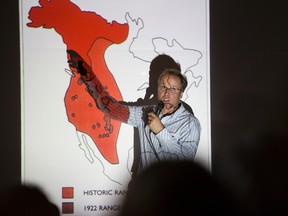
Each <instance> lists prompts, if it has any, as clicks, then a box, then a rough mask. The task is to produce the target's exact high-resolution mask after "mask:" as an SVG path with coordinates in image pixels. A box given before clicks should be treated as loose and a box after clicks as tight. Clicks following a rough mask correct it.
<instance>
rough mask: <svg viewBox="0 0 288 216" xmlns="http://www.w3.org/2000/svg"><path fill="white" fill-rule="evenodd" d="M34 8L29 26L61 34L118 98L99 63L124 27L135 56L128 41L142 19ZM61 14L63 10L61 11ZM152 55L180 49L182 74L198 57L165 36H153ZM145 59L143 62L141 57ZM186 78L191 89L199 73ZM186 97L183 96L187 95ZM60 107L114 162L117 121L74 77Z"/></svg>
mask: <svg viewBox="0 0 288 216" xmlns="http://www.w3.org/2000/svg"><path fill="white" fill-rule="evenodd" d="M40 4H41V6H40V7H32V8H31V10H30V12H29V17H28V18H29V19H30V20H31V22H30V23H28V24H27V25H28V26H29V27H34V28H37V27H44V28H45V29H51V28H53V29H55V31H56V32H57V33H58V34H59V35H61V37H62V38H63V42H64V43H65V44H66V46H67V50H69V49H72V50H77V52H78V53H79V54H80V55H81V56H82V57H83V58H84V59H85V60H86V62H90V64H91V66H92V68H93V70H94V71H99V72H100V73H97V75H98V77H99V79H100V80H102V82H103V84H104V85H105V86H106V87H107V89H108V91H109V92H110V94H111V95H113V96H114V97H115V98H116V99H117V100H119V101H121V100H123V98H122V96H121V91H120V90H119V88H118V86H117V81H116V80H115V79H114V77H113V74H112V73H111V72H110V71H109V68H108V67H107V64H106V61H105V56H104V55H105V51H106V49H107V48H108V47H109V46H111V45H112V44H120V43H122V42H123V41H125V40H126V39H127V37H128V31H129V27H130V28H133V32H134V33H135V35H132V37H133V39H134V40H133V42H132V43H131V45H130V48H131V49H130V50H129V51H130V52H131V53H132V54H133V55H134V57H135V58H139V59H141V57H138V56H137V50H135V51H134V49H133V43H135V41H137V36H138V35H139V32H140V31H141V29H143V28H144V24H143V21H142V20H140V21H142V22H138V23H136V22H135V20H133V19H132V18H131V17H130V16H129V13H127V14H126V20H127V23H125V24H119V23H117V22H116V21H113V22H112V23H109V22H107V20H105V18H103V17H102V16H101V15H99V14H97V13H96V12H89V11H88V12H87V11H81V10H80V8H79V7H78V6H77V5H75V4H73V3H72V2H70V1H69V0H58V1H55V0H54V1H40ZM62 11H65V13H63V12H62ZM151 42H152V43H153V46H154V47H155V51H156V52H157V53H161V52H163V51H169V49H178V50H182V51H183V55H184V56H188V57H189V59H190V60H189V63H190V65H187V66H186V73H187V70H189V68H191V67H193V66H195V65H196V64H197V63H198V62H199V60H200V58H201V57H202V54H201V52H200V51H196V50H191V49H185V48H184V47H182V46H181V44H179V43H178V42H177V41H176V40H175V41H173V44H172V45H170V46H169V45H168V43H167V41H166V40H165V38H154V39H153V40H152V41H151ZM141 60H143V61H145V59H141ZM187 75H190V76H191V77H189V78H190V82H191V78H192V79H193V80H192V83H191V85H193V84H194V85H195V86H199V84H200V82H201V79H202V77H201V75H194V74H193V73H190V74H189V73H188V74H187ZM187 97H188V95H187ZM65 106H66V110H67V116H68V119H69V121H70V122H71V123H72V124H74V125H75V126H76V129H77V130H78V131H81V132H83V133H86V134H88V135H89V136H90V137H92V139H93V141H94V143H95V145H96V146H97V147H98V149H99V150H100V152H101V153H102V155H103V157H104V158H105V159H106V160H107V161H109V162H110V163H112V164H114V163H118V154H117V149H116V144H117V137H118V133H119V129H120V123H119V122H117V121H115V120H112V119H110V118H109V117H107V116H104V114H103V113H102V112H101V111H99V109H97V107H95V103H94V101H93V99H92V98H91V97H90V95H88V94H87V92H86V90H85V86H84V85H83V84H82V83H81V80H80V79H79V75H78V76H77V75H75V74H71V82H70V85H69V87H68V89H67V92H66V96H65Z"/></svg>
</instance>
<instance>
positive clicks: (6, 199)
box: [0, 185, 60, 216]
mask: <svg viewBox="0 0 288 216" xmlns="http://www.w3.org/2000/svg"><path fill="white" fill-rule="evenodd" d="M0 202H1V203H0V205H1V209H0V213H1V215H21V216H40V215H41V216H59V215H60V211H59V209H58V207H57V206H56V205H55V204H53V203H51V202H50V201H49V200H48V199H47V197H46V195H45V194H44V192H43V191H41V190H40V189H39V188H38V187H36V186H27V185H19V186H14V187H10V188H7V189H5V190H3V191H1V198H0Z"/></svg>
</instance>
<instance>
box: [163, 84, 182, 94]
mask: <svg viewBox="0 0 288 216" xmlns="http://www.w3.org/2000/svg"><path fill="white" fill-rule="evenodd" d="M158 89H159V90H160V91H163V92H164V91H169V92H170V93H173V94H174V93H176V92H177V91H180V90H181V89H179V88H174V87H173V88H168V87H166V86H159V87H158Z"/></svg>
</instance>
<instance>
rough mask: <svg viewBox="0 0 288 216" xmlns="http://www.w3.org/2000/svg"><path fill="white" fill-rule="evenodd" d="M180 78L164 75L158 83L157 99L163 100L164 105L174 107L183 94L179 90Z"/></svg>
mask: <svg viewBox="0 0 288 216" xmlns="http://www.w3.org/2000/svg"><path fill="white" fill-rule="evenodd" d="M180 87H181V81H180V78H179V77H177V76H173V75H164V76H163V77H162V79H161V80H160V83H159V85H158V100H161V101H163V103H164V106H165V107H167V108H168V107H173V108H176V107H177V106H178V104H179V100H180V99H181V98H182V96H183V92H182V91H181V90H180Z"/></svg>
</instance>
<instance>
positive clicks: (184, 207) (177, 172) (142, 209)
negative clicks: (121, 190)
mask: <svg viewBox="0 0 288 216" xmlns="http://www.w3.org/2000/svg"><path fill="white" fill-rule="evenodd" d="M235 206H236V205H235V203H234V202H232V200H231V199H230V195H229V196H228V193H226V191H225V190H224V188H223V187H222V186H221V185H220V184H219V183H218V182H217V181H216V180H215V179H214V178H213V177H212V175H211V174H210V172H208V171H207V170H206V169H204V168H202V167H201V166H200V165H199V164H197V163H195V162H192V161H190V162H189V161H178V162H173V161H169V162H168V161H167V162H161V163H157V164H155V165H153V166H151V167H149V168H147V169H146V170H144V171H143V172H142V173H140V175H139V176H137V177H136V178H135V180H133V181H132V182H131V184H130V185H129V188H128V194H127V197H126V199H125V201H124V202H123V207H122V209H121V212H120V216H132V215H137V216H148V215H149V216H151V215H155V216H156V215H157V216H161V215H163V216H164V215H166V216H167V215H181V216H182V215H222V216H223V215H235V212H236V211H235V210H234V207H235Z"/></svg>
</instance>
